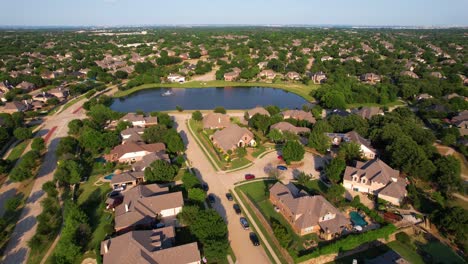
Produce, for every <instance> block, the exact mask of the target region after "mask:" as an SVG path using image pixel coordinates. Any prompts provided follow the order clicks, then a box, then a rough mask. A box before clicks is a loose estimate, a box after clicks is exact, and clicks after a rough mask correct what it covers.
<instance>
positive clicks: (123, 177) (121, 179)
mask: <svg viewBox="0 0 468 264" xmlns="http://www.w3.org/2000/svg"><path fill="white" fill-rule="evenodd" d="M144 177H145V174H144V172H134V171H128V172H124V173H121V174H115V175H114V176H112V179H111V184H112V185H114V184H119V183H125V182H130V181H136V180H137V179H142V178H144Z"/></svg>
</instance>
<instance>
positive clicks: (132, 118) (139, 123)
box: [120, 113, 158, 127]
mask: <svg viewBox="0 0 468 264" xmlns="http://www.w3.org/2000/svg"><path fill="white" fill-rule="evenodd" d="M120 121H125V122H130V123H132V125H133V126H135V127H149V126H154V125H157V124H158V118H157V117H155V116H144V115H137V114H136V113H128V114H126V115H125V116H124V117H122V118H120Z"/></svg>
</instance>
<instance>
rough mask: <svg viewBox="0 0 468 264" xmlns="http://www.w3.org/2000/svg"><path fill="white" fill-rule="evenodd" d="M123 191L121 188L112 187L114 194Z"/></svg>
mask: <svg viewBox="0 0 468 264" xmlns="http://www.w3.org/2000/svg"><path fill="white" fill-rule="evenodd" d="M123 190H125V188H124V187H123V186H119V187H114V191H115V192H121V191H123Z"/></svg>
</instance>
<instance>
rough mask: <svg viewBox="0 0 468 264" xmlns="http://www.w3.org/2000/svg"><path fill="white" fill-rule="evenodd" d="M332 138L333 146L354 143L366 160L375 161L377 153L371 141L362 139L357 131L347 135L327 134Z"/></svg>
mask: <svg viewBox="0 0 468 264" xmlns="http://www.w3.org/2000/svg"><path fill="white" fill-rule="evenodd" d="M325 135H326V136H327V137H328V138H330V140H331V142H332V145H334V146H339V145H340V144H341V143H342V142H353V143H356V144H358V145H359V148H360V150H361V154H362V156H363V157H364V158H366V159H374V158H375V157H376V155H377V151H376V150H375V149H374V148H373V147H372V145H371V143H370V141H369V140H367V139H365V138H363V137H361V136H360V135H359V134H358V133H357V132H356V131H351V132H348V133H345V134H341V133H325Z"/></svg>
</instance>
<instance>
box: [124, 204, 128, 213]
mask: <svg viewBox="0 0 468 264" xmlns="http://www.w3.org/2000/svg"><path fill="white" fill-rule="evenodd" d="M125 212H126V213H127V212H128V204H125Z"/></svg>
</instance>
